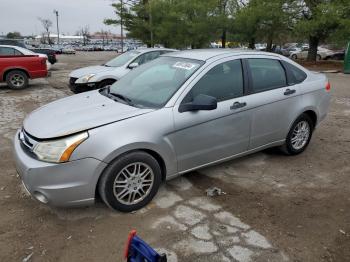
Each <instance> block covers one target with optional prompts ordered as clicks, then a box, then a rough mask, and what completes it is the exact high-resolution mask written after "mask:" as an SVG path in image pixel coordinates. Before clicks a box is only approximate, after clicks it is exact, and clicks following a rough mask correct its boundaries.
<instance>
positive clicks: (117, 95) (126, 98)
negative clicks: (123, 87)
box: [108, 90, 134, 106]
mask: <svg viewBox="0 0 350 262" xmlns="http://www.w3.org/2000/svg"><path fill="white" fill-rule="evenodd" d="M108 91H109V90H108ZM108 94H109V95H110V96H113V97H116V98H118V99H119V100H123V101H124V102H126V103H127V104H128V105H129V106H134V104H133V102H132V100H131V99H130V98H128V97H126V96H124V95H122V94H118V93H113V92H110V91H109V92H108Z"/></svg>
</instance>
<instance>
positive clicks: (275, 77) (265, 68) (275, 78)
mask: <svg viewBox="0 0 350 262" xmlns="http://www.w3.org/2000/svg"><path fill="white" fill-rule="evenodd" d="M247 60H248V67H249V69H250V72H251V76H252V88H253V92H254V93H258V92H263V91H266V90H271V89H275V88H280V87H284V86H286V85H287V80H286V73H285V71H284V69H283V67H282V65H281V63H280V62H279V61H278V60H274V59H265V58H250V59H247Z"/></svg>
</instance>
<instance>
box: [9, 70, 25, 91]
mask: <svg viewBox="0 0 350 262" xmlns="http://www.w3.org/2000/svg"><path fill="white" fill-rule="evenodd" d="M6 83H7V85H8V87H9V88H11V89H15V90H19V89H24V88H26V87H27V86H28V76H27V74H26V73H25V72H23V71H20V70H13V71H10V72H9V73H8V74H7V75H6Z"/></svg>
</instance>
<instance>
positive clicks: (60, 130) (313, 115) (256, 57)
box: [14, 49, 330, 212]
mask: <svg viewBox="0 0 350 262" xmlns="http://www.w3.org/2000/svg"><path fill="white" fill-rule="evenodd" d="M329 103H330V84H329V82H328V80H327V78H326V77H325V76H324V75H323V74H317V73H313V72H310V71H308V70H306V69H305V68H303V67H301V66H300V65H298V64H296V63H295V62H293V61H291V60H289V59H288V58H285V57H283V56H280V55H277V54H271V53H264V52H254V51H232V50H213V49H212V50H192V51H183V52H174V53H169V54H166V55H164V56H161V57H160V58H158V59H156V60H154V61H152V62H149V63H147V64H145V65H142V66H140V67H138V68H135V69H134V70H132V71H131V72H130V73H129V74H127V75H126V76H125V77H123V78H122V79H120V81H118V82H116V83H114V84H113V85H112V86H107V87H105V88H102V89H100V90H94V91H91V92H87V93H82V94H78V95H73V96H71V97H67V98H64V99H61V100H58V101H55V102H53V103H50V104H48V105H46V106H44V107H41V108H39V109H37V110H35V111H34V112H32V113H31V114H30V115H29V116H28V117H27V118H26V119H25V121H24V123H23V128H22V129H21V130H19V131H18V132H17V134H16V137H15V139H14V152H15V160H16V167H17V170H18V172H19V174H20V176H21V178H22V181H23V184H24V186H25V187H26V189H27V190H28V191H29V192H30V193H31V194H32V196H33V197H34V198H35V199H37V200H39V201H40V202H42V203H47V204H49V205H54V206H76V205H86V204H91V203H94V200H95V199H96V197H97V196H99V197H101V198H102V199H103V201H104V202H105V203H106V204H107V205H108V206H109V207H111V208H113V209H117V210H120V211H124V212H129V211H132V210H136V209H139V208H141V207H143V206H145V205H146V204H147V203H149V202H150V201H151V200H152V198H153V197H154V195H155V194H156V193H157V190H158V188H159V186H160V184H161V183H162V182H163V181H165V180H167V179H171V178H174V177H176V176H178V175H181V174H184V173H186V172H189V171H191V170H195V169H198V168H202V167H205V166H208V165H212V164H215V163H219V162H221V161H226V160H229V159H233V158H236V157H240V156H243V155H247V154H251V153H253V152H257V151H259V150H263V149H266V148H269V147H280V148H281V149H282V150H283V151H284V152H285V153H286V154H289V155H295V154H299V153H301V152H303V151H304V150H305V149H306V147H307V146H308V144H309V142H310V140H311V136H312V133H313V131H314V130H315V128H316V127H317V126H318V125H319V123H320V122H321V121H322V120H323V119H324V118H325V117H326V115H327V111H328V107H329Z"/></svg>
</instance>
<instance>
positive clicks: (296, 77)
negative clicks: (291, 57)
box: [283, 61, 307, 85]
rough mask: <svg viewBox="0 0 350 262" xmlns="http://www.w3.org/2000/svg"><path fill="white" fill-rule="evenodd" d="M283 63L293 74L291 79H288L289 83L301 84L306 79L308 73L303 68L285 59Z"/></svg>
mask: <svg viewBox="0 0 350 262" xmlns="http://www.w3.org/2000/svg"><path fill="white" fill-rule="evenodd" d="M283 65H284V66H285V67H286V68H287V70H288V71H289V74H290V76H291V77H290V79H288V84H289V85H295V84H299V83H301V82H303V81H304V80H305V79H306V77H307V75H306V73H305V72H304V71H303V70H301V69H299V68H297V67H296V66H294V65H292V64H289V63H287V62H285V61H283Z"/></svg>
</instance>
